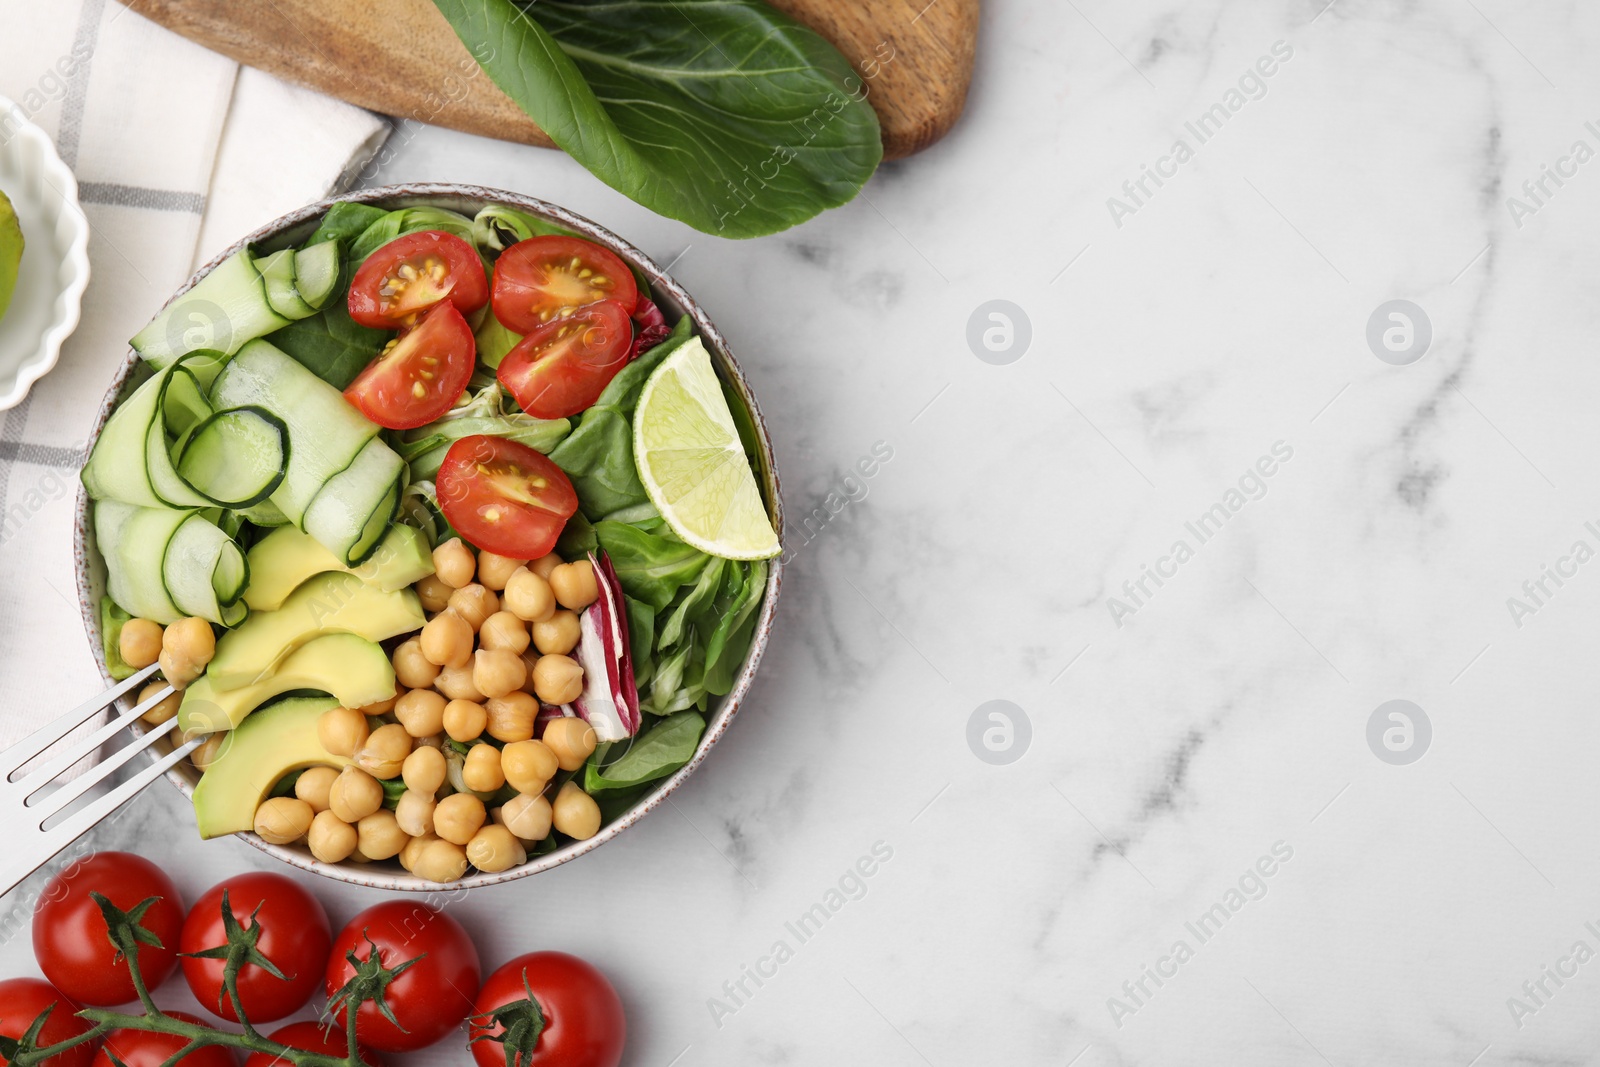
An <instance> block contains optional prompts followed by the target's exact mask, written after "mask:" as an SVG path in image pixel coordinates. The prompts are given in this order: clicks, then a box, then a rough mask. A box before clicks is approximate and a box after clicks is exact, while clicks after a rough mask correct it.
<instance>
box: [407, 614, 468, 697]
mask: <svg viewBox="0 0 1600 1067" xmlns="http://www.w3.org/2000/svg"><path fill="white" fill-rule="evenodd" d="M475 629H477V628H476V627H475V626H473V625H472V624H471V623H469V622H468V621H467V620H466V619H463V618H462V617H461V616H460V615H457V614H456V613H455V612H454V611H449V610H446V611H442V612H440V613H439V614H438V615H435V616H434V617H433V618H431V619H429V620H428V623H427V625H426V626H424V627H423V628H422V638H421V647H422V655H423V657H424V658H425V659H427V661H428V662H429V663H432V664H435V665H437V666H440V667H465V666H466V665H467V664H469V663H471V662H472V634H473V631H474V630H475ZM435 678H436V679H437V676H435ZM412 688H420V687H419V686H413V687H412Z"/></svg>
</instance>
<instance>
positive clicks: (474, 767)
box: [461, 745, 506, 793]
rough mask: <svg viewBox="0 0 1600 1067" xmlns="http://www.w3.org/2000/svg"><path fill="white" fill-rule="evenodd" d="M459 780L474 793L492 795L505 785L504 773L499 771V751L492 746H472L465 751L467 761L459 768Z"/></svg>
mask: <svg viewBox="0 0 1600 1067" xmlns="http://www.w3.org/2000/svg"><path fill="white" fill-rule="evenodd" d="M461 780H462V781H463V782H465V783H466V786H467V788H468V789H470V790H472V791H473V792H474V793H493V792H494V791H495V790H496V789H499V788H500V787H501V786H503V785H505V784H506V773H505V771H503V770H501V769H500V750H499V749H498V748H495V747H494V746H493V745H473V746H472V747H471V748H470V749H468V750H467V761H466V763H465V764H464V765H463V766H462V768H461Z"/></svg>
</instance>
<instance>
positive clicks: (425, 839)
mask: <svg viewBox="0 0 1600 1067" xmlns="http://www.w3.org/2000/svg"><path fill="white" fill-rule="evenodd" d="M437 840H439V837H438V835H437V834H433V833H427V834H419V835H418V836H416V837H413V838H412V839H411V840H410V841H407V842H406V847H405V848H403V849H401V850H400V856H399V860H400V866H402V867H404V868H405V869H406V870H408V871H411V872H412V873H413V874H415V873H416V867H417V857H418V856H420V855H421V854H422V850H423V849H425V848H427V847H428V846H429V845H431V844H433V843H434V842H435V841H437Z"/></svg>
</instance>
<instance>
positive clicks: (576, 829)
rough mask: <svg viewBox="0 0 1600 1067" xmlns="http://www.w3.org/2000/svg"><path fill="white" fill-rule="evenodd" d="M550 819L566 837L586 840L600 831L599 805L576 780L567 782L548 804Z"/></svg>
mask: <svg viewBox="0 0 1600 1067" xmlns="http://www.w3.org/2000/svg"><path fill="white" fill-rule="evenodd" d="M550 821H551V822H552V823H553V824H554V825H555V828H556V829H557V830H560V831H561V832H562V833H564V834H566V835H567V836H568V837H572V838H576V839H577V840H579V841H587V840H588V839H589V838H591V837H593V836H594V835H595V834H596V833H598V832H599V831H600V805H598V804H596V803H595V802H594V797H591V796H590V795H589V794H588V793H585V792H584V791H583V790H582V789H579V788H578V783H577V782H568V783H567V784H566V785H564V786H562V787H561V792H559V793H557V794H556V801H555V803H554V804H552V805H550Z"/></svg>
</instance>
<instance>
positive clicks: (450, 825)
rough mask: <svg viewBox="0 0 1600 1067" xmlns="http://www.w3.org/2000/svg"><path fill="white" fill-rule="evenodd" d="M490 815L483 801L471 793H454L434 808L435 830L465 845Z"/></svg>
mask: <svg viewBox="0 0 1600 1067" xmlns="http://www.w3.org/2000/svg"><path fill="white" fill-rule="evenodd" d="M487 817H488V813H487V812H486V811H485V810H484V807H483V801H481V800H479V799H478V798H477V797H475V796H473V795H472V794H471V793H452V794H450V795H449V796H447V797H445V798H444V799H443V800H441V801H439V803H438V804H437V805H435V806H434V809H433V832H434V833H436V834H438V835H439V836H440V837H442V838H444V839H445V840H446V841H449V842H452V843H453V844H457V845H465V844H466V843H467V842H468V841H471V840H472V835H473V834H475V833H477V832H478V828H479V827H481V826H482V825H483V820H484V819H485V818H487Z"/></svg>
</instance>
